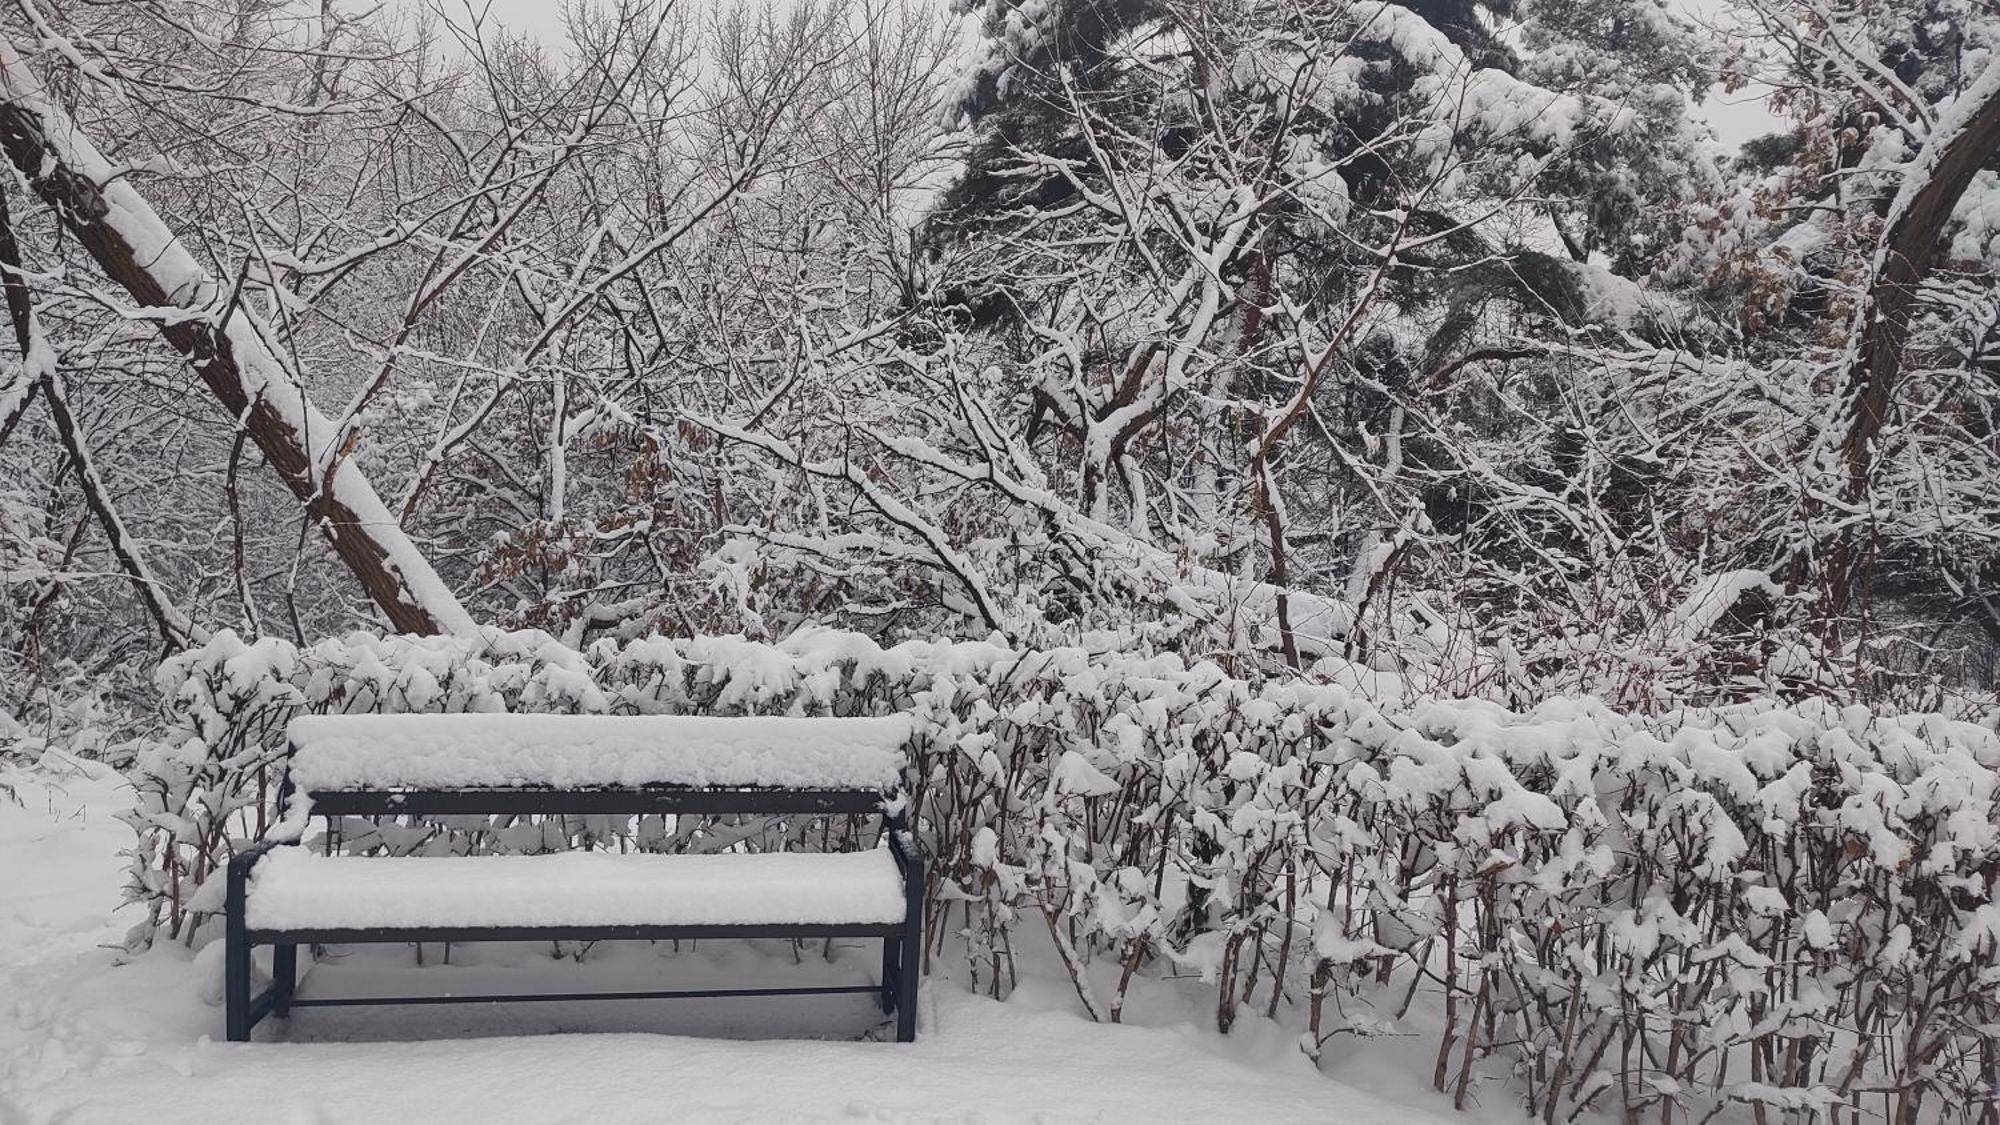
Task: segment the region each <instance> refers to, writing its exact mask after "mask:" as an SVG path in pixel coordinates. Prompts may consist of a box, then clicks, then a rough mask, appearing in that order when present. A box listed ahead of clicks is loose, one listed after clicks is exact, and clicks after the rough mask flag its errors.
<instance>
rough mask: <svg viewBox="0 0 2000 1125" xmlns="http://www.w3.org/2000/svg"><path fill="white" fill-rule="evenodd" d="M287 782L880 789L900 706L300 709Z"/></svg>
mask: <svg viewBox="0 0 2000 1125" xmlns="http://www.w3.org/2000/svg"><path fill="white" fill-rule="evenodd" d="M287 734H288V735H289V737H290V739H291V742H292V746H293V751H294V752H293V755H292V763H291V778H292V784H293V785H294V786H296V787H298V788H299V789H302V790H306V791H308V792H310V791H315V790H322V791H324V790H335V791H339V790H361V789H369V790H379V789H502V788H515V787H521V786H550V787H553V788H558V789H582V788H629V787H635V786H641V785H687V786H696V787H702V788H734V787H759V786H770V787H776V788H789V789H871V790H885V791H886V790H890V789H894V788H896V786H897V785H898V784H899V782H900V781H901V779H902V770H903V745H904V743H905V742H907V741H908V740H909V737H910V719H909V716H907V715H892V716H887V717H884V718H792V717H784V716H750V717H743V718H721V717H715V716H695V715H513V714H461V715H308V716H302V717H300V718H297V719H293V720H292V722H291V725H290V727H289V728H287Z"/></svg>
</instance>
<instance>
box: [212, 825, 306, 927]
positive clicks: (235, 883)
mask: <svg viewBox="0 0 2000 1125" xmlns="http://www.w3.org/2000/svg"><path fill="white" fill-rule="evenodd" d="M297 844H298V841H297V840H259V841H257V842H256V843H254V844H252V845H250V846H249V847H247V848H244V849H243V850H242V851H240V852H237V853H236V854H235V855H232V856H230V857H229V868H228V871H227V873H226V877H227V879H228V882H227V883H225V884H224V885H223V889H224V892H225V894H224V902H223V908H224V910H225V911H226V912H227V913H228V915H229V917H230V918H231V919H240V918H242V917H243V905H244V898H245V896H246V895H247V894H248V892H249V887H250V869H251V868H253V867H255V866H257V861H258V860H260V859H263V858H264V856H265V855H266V854H267V853H269V852H270V851H271V849H273V848H282V847H287V846H296V845H297Z"/></svg>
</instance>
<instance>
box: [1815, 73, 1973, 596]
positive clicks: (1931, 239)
mask: <svg viewBox="0 0 2000 1125" xmlns="http://www.w3.org/2000/svg"><path fill="white" fill-rule="evenodd" d="M1995 152H2000V61H1994V62H1990V63H1988V64H1987V66H1986V70H1985V72H1984V73H1983V74H1981V75H1980V76H1979V78H1978V79H1977V80H1976V81H1974V82H1973V84H1972V85H1971V86H1969V87H1968V88H1967V89H1966V90H1965V91H1964V92H1963V93H1962V94H1960V95H1959V96H1958V97H1957V98H1956V99H1954V100H1953V101H1952V102H1951V103H1950V105H1948V106H1947V107H1946V108H1945V111H1944V112H1943V113H1941V114H1940V115H1939V116H1938V121H1937V127H1936V128H1934V129H1933V130H1932V131H1931V135H1930V138H1929V139H1928V140H1927V141H1925V143H1924V147H1923V148H1922V150H1920V151H1919V152H1918V153H1917V157H1916V159H1915V160H1914V161H1912V162H1911V164H1910V166H1909V169H1908V171H1907V172H1906V173H1905V174H1904V180H1903V187H1902V189H1901V190H1900V191H1898V192H1897V193H1896V198H1895V201H1894V203H1892V204H1891V205H1890V208H1889V215H1888V220H1887V222H1886V223H1885V224H1884V225H1883V228H1882V239H1881V241H1880V243H1878V244H1877V248H1876V251H1875V261H1874V264H1873V267H1872V268H1871V270H1870V272H1869V283H1868V288H1867V290H1866V291H1865V292H1864V293H1863V294H1862V299H1861V307H1860V308H1859V309H1858V310H1856V312H1855V315H1854V329H1853V334H1852V339H1851V342H1850V343H1849V345H1848V355H1847V361H1846V366H1847V374H1846V379H1845V382H1844V386H1843V394H1842V398H1841V405H1840V413H1839V414H1837V415H1836V416H1835V417H1834V419H1833V424H1832V425H1831V426H1829V427H1828V428H1827V434H1826V438H1825V439H1824V442H1825V444H1823V445H1822V446H1821V448H1820V456H1821V458H1822V464H1823V465H1824V466H1825V467H1826V468H1828V469H1831V470H1833V471H1835V472H1837V473H1839V474H1840V485H1839V487H1840V497H1841V500H1842V502H1843V506H1844V507H1845V508H1847V509H1848V510H1849V511H1852V510H1855V509H1858V508H1861V507H1865V505H1866V503H1867V500H1868V491H1869V480H1870V478H1871V477H1872V475H1873V473H1874V470H1875V459H1876V454H1877V452H1878V450H1877V439H1878V438H1879V437H1880V435H1881V432H1882V427H1883V426H1884V424H1885V423H1886V422H1887V421H1888V419H1889V415H1890V411H1891V406H1892V404H1893V401H1894V397H1895V392H1896V381H1897V379H1898V378H1899V377H1900V376H1901V374H1902V362H1903V346H1904V344H1905V343H1906V342H1907V341H1908V340H1909V336H1910V316H1911V313H1912V312H1913V311H1914V310H1915V308H1916V304H1917V292H1918V289H1919V288H1920V287H1921V286H1922V285H1923V281H1924V276H1925V275H1926V274H1928V273H1929V272H1930V266H1931V256H1932V255H1933V254H1934V253H1935V252H1936V249H1937V244H1938V241H1939V240H1940V239H1941V238H1942V237H1943V235H1944V228H1945V223H1946V222H1947V221H1949V220H1950V218H1951V213H1952V209H1953V208H1954V207H1956V206H1957V205H1958V201H1959V199H1960V197H1962V196H1963V195H1964V194H1965V192H1966V189H1967V188H1968V187H1969V186H1971V184H1972V177H1973V175H1974V174H1975V173H1977V172H1978V171H1979V169H1980V167H1981V166H1983V165H1984V164H1985V163H1986V161H1987V160H1988V159H1990V158H1991V157H1992V156H1993V154H1994V153H1995ZM1864 531H1865V529H1864V528H1862V527H1860V526H1859V525H1858V524H1857V523H1856V522H1855V521H1853V520H1848V521H1846V522H1844V523H1843V525H1842V528H1841V530H1840V531H1839V532H1838V533H1837V534H1836V535H1835V536H1834V538H1833V541H1832V542H1831V543H1830V544H1827V545H1826V547H1825V553H1824V554H1823V556H1822V559H1821V563H1820V573H1819V575H1818V579H1819V581H1818V585H1819V589H1820V596H1821V607H1822V609H1823V610H1824V612H1825V619H1826V621H1827V622H1828V623H1829V626H1831V627H1837V626H1834V623H1835V622H1837V621H1838V620H1839V619H1840V618H1841V617H1843V616H1845V615H1846V613H1847V611H1848V608H1849V607H1850V606H1851V605H1852V604H1853V602H1854V597H1855V594H1856V593H1857V588H1858V586H1859V585H1860V583H1861V580H1862V572H1863V570H1864V567H1863V560H1865V558H1866V557H1867V554H1868V552H1867V549H1866V545H1865V543H1864V542H1863V539H1862V536H1863V534H1864Z"/></svg>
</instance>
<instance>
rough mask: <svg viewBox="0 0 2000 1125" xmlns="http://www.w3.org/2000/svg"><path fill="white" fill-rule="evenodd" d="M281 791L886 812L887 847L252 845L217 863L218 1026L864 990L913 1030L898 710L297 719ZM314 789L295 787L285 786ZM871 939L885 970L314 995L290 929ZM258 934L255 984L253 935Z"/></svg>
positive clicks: (914, 953) (916, 926)
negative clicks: (443, 1005) (397, 1011)
mask: <svg viewBox="0 0 2000 1125" xmlns="http://www.w3.org/2000/svg"><path fill="white" fill-rule="evenodd" d="M287 733H288V736H289V738H290V740H291V745H292V754H291V762H290V768H289V771H288V774H287V777H286V780H285V783H284V784H285V791H284V793H283V795H281V802H283V803H284V804H285V805H286V807H287V810H288V820H289V821H290V822H293V823H303V822H304V821H305V819H306V818H307V817H311V816H326V817H328V818H329V823H330V824H331V823H332V820H333V818H338V817H391V818H393V817H404V816H460V815H479V814H490V815H499V816H509V815H515V816H519V815H610V816H614V817H631V816H639V815H645V814H666V815H679V814H691V815H706V814H712V813H753V814H755V813H768V814H804V815H836V814H847V813H851V814H864V815H865V814H881V815H882V817H883V829H884V832H883V834H884V835H885V836H886V837H887V847H877V848H874V849H871V850H868V851H855V852H830V853H799V852H785V853H744V852H725V853H718V854H705V855H663V854H651V853H639V854H618V853H611V852H602V851H572V852H559V853H556V854H553V855H487V856H455V857H442V856H405V857H382V856H368V857H358V856H331V855H320V854H316V853H315V852H314V851H312V850H311V849H309V848H305V847H299V846H286V845H284V844H269V843H267V844H260V845H258V846H256V847H254V848H251V849H248V850H246V851H245V852H244V853H242V854H240V855H238V856H236V857H235V858H233V859H232V860H231V861H230V864H229V871H228V881H227V905H226V908H225V910H226V913H225V921H226V927H225V934H224V941H225V957H224V961H225V973H226V988H225V993H226V998H227V1029H226V1030H227V1033H228V1037H229V1038H230V1039H231V1040H235V1041H244V1040H247V1039H249V1038H250V1031H251V1028H253V1027H255V1026H256V1024H257V1022H258V1021H259V1020H260V1019H262V1018H263V1017H264V1016H265V1015H266V1014H270V1013H276V1014H277V1015H279V1016H285V1015H288V1014H289V1012H290V1009H292V1008H294V1007H308V1006H316V1005H335V1004H382V1003H397V1002H412V1003H435V1002H439V1001H441V1000H453V1001H460V1000H462V1001H495V1000H531V999H560V1000H577V999H590V998H615V999H639V998H662V997H692V996H752V995H815V994H827V993H879V998H880V1003H881V1007H882V1010H883V1011H884V1012H893V1013H895V1016H896V1038H897V1039H898V1040H899V1041H901V1042H909V1041H911V1040H913V1039H914V1038H915V1037H916V998H917V961H918V958H919V957H920V955H921V951H922V948H923V930H922V925H923V923H922V909H923V898H924V863H923V858H922V856H921V855H920V854H919V853H918V851H917V849H916V845H915V841H914V840H913V839H912V838H911V836H910V835H909V833H908V831H907V827H906V825H905V824H904V821H903V817H902V812H901V809H902V802H901V794H902V788H903V774H904V764H905V758H904V754H905V751H904V745H905V743H906V742H907V741H908V738H909V724H908V721H907V719H905V718H902V717H890V718H879V719H834V718H697V717H682V716H672V717H667V716H645V717H620V716H599V715H345V716H313V717H306V718H300V719H296V720H294V721H293V722H292V724H291V726H290V728H289V730H288V732H287ZM301 801H304V802H308V803H305V804H301V803H300V802H301ZM705 937H794V938H822V937H871V938H880V939H881V940H882V978H881V983H880V984H879V985H861V986H848V987H816V988H745V989H703V990H694V991H686V990H683V991H657V992H620V993H612V994H604V993H595V994H587V995H582V996H579V995H575V994H565V995H541V994H535V995H508V996H452V997H424V998H421V999H418V998H413V997H357V998H308V997H300V996H297V995H296V994H295V991H296V987H297V977H298V947H299V946H300V945H320V944H341V943H353V942H426V941H435V942H448V941H529V940H535V941H546V940H560V939H570V940H579V941H596V940H607V939H617V938H640V939H681V938H705ZM259 945H268V946H271V947H273V955H272V978H273V980H272V984H271V987H270V988H268V989H266V990H265V991H264V992H263V993H262V994H261V995H257V996H253V995H252V994H251V988H252V983H251V951H252V949H253V948H254V947H256V946H259Z"/></svg>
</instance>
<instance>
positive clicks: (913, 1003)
mask: <svg viewBox="0 0 2000 1125" xmlns="http://www.w3.org/2000/svg"><path fill="white" fill-rule="evenodd" d="M896 944H897V945H898V946H900V947H901V949H900V950H899V953H900V956H899V957H898V958H897V964H896V1042H898V1043H914V1042H916V1041H917V968H918V963H919V962H921V961H922V960H923V957H924V955H923V943H922V942H920V941H913V940H911V939H909V938H904V939H902V940H901V941H898V942H897V943H896Z"/></svg>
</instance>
